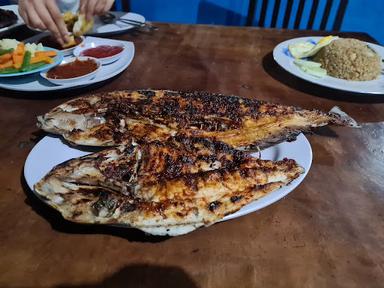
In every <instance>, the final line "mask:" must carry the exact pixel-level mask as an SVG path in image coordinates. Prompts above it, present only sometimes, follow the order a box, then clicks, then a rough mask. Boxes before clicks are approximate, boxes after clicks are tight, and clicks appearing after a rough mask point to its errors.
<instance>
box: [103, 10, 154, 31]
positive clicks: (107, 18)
mask: <svg viewBox="0 0 384 288" xmlns="http://www.w3.org/2000/svg"><path fill="white" fill-rule="evenodd" d="M99 18H100V20H101V22H103V23H104V24H111V23H114V22H117V21H120V22H123V23H125V24H130V25H132V26H134V27H136V28H146V29H149V30H151V31H152V30H158V29H159V28H158V27H156V26H153V25H150V24H148V23H146V22H140V21H136V20H133V19H124V18H117V17H116V16H115V15H114V14H112V13H110V12H107V13H105V14H103V15H100V16H99Z"/></svg>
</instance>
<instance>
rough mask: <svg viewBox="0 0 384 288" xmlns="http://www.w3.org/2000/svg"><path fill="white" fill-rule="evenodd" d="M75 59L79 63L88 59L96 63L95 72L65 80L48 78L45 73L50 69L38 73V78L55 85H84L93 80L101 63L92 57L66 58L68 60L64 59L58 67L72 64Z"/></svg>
mask: <svg viewBox="0 0 384 288" xmlns="http://www.w3.org/2000/svg"><path fill="white" fill-rule="evenodd" d="M76 59H79V60H80V61H84V60H88V59H90V60H93V61H95V62H96V64H97V68H96V70H94V71H92V72H90V73H88V74H85V75H82V76H78V77H74V78H65V79H54V78H49V77H47V73H48V71H49V70H50V69H48V70H45V71H42V72H41V73H40V76H41V77H43V78H44V79H46V80H47V81H49V82H51V83H53V84H56V85H66V84H68V83H84V82H88V81H90V80H92V79H93V78H95V77H96V74H97V73H98V72H99V71H100V69H101V62H100V61H99V59H96V58H93V57H84V56H80V57H68V58H66V59H64V61H62V62H61V63H60V65H63V64H68V63H71V62H74V61H76ZM60 65H59V66H60Z"/></svg>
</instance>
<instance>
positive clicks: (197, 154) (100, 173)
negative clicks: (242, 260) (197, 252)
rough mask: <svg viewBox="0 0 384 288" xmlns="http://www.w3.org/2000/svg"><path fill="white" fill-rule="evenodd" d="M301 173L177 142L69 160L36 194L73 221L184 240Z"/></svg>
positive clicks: (220, 147) (287, 165) (288, 165)
mask: <svg viewBox="0 0 384 288" xmlns="http://www.w3.org/2000/svg"><path fill="white" fill-rule="evenodd" d="M301 173H303V169H302V168H301V167H300V166H299V165H297V163H296V162H295V161H294V160H288V159H285V160H283V161H277V162H273V161H266V160H260V159H255V158H252V157H250V156H249V155H248V154H246V153H245V152H241V151H237V150H233V149H231V148H229V147H228V146H227V145H225V144H222V143H215V142H211V141H208V140H201V139H189V138H172V139H171V140H169V141H166V142H162V143H160V142H153V143H150V144H140V145H136V144H135V145H127V146H120V147H116V148H109V149H106V150H104V151H101V152H97V153H94V154H91V155H88V156H84V157H81V158H77V159H72V160H69V161H67V162H64V163H62V164H60V165H58V166H56V167H55V168H53V169H52V171H51V172H49V173H48V174H47V175H46V176H45V177H44V178H43V179H42V180H40V181H39V182H38V183H37V184H36V185H35V191H36V192H37V193H38V194H39V195H40V196H41V197H42V198H44V199H45V200H46V202H47V203H48V204H49V205H51V206H52V207H54V208H55V209H57V210H58V211H60V212H61V214H62V215H63V217H64V218H66V219H68V220H71V221H74V222H81V223H102V224H123V225H128V226H130V227H134V228H138V229H140V230H142V231H145V232H147V233H150V234H154V235H180V234H185V233H188V232H190V231H192V230H194V229H196V228H198V227H201V226H209V225H211V224H213V223H215V222H217V221H219V220H220V219H222V218H223V217H224V216H225V215H227V214H230V213H233V212H235V211H237V210H239V209H240V208H241V207H242V206H244V205H246V204H248V203H250V202H251V201H253V200H255V199H258V198H260V197H262V196H264V195H266V194H267V193H270V192H272V191H274V190H276V189H278V188H280V187H282V186H284V185H287V184H289V183H290V182H291V181H293V180H294V179H296V178H297V177H298V176H299V175H300V174H301Z"/></svg>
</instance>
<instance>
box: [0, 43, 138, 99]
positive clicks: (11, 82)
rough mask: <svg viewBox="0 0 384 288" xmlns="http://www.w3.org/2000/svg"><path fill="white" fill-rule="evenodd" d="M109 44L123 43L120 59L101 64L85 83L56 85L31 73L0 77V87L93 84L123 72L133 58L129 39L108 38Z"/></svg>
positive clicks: (43, 88)
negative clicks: (93, 75) (13, 77)
mask: <svg viewBox="0 0 384 288" xmlns="http://www.w3.org/2000/svg"><path fill="white" fill-rule="evenodd" d="M98 39H100V38H95V37H86V39H85V41H96V40H98ZM109 41H110V43H111V45H113V43H116V45H117V43H122V44H124V47H125V48H124V53H123V54H122V55H121V57H120V59H119V60H117V61H115V62H113V63H111V64H109V65H105V66H102V68H101V69H100V71H99V72H98V73H97V75H96V76H95V78H93V79H92V80H90V81H87V83H86V84H85V83H69V84H66V85H61V86H57V85H55V84H52V83H50V82H49V81H47V80H45V79H44V78H42V77H41V76H40V75H39V74H32V75H30V76H28V77H21V78H15V79H11V78H9V79H8V78H7V79H5V78H4V79H0V88H4V89H9V90H15V91H27V92H40V91H54V90H64V89H70V88H75V87H82V86H85V85H91V84H95V83H98V82H101V81H105V80H107V79H110V78H112V77H114V76H116V75H118V74H120V73H121V72H123V71H124V70H125V69H126V68H127V67H128V66H129V64H130V63H131V62H132V60H133V56H134V55H135V46H134V45H133V43H132V42H129V41H120V40H112V39H109Z"/></svg>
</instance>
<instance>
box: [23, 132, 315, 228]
mask: <svg viewBox="0 0 384 288" xmlns="http://www.w3.org/2000/svg"><path fill="white" fill-rule="evenodd" d="M86 154H89V152H84V151H83V150H79V149H76V148H74V147H70V146H68V145H67V144H65V143H64V142H62V140H61V138H59V137H53V136H46V137H44V138H43V139H41V140H40V141H39V142H38V143H37V144H36V145H35V147H33V149H32V150H31V152H30V153H29V155H28V157H27V159H26V161H25V165H24V177H25V180H26V182H27V184H28V186H29V188H30V189H31V190H32V191H33V192H34V193H35V195H36V196H38V197H39V195H38V194H37V193H36V192H35V191H34V189H33V186H34V184H35V183H37V182H38V181H39V180H40V179H41V178H42V177H43V176H44V175H45V174H46V173H48V172H49V171H50V170H51V169H52V168H53V167H54V166H55V165H57V164H59V163H62V162H64V161H66V160H69V159H71V158H76V157H81V156H84V155H86ZM261 156H262V159H265V158H266V159H271V158H272V159H273V160H281V159H283V158H290V159H294V160H296V162H297V163H298V164H299V165H301V166H302V167H303V168H304V169H305V172H304V173H303V174H301V175H300V176H299V177H298V178H297V179H295V180H294V181H292V183H291V184H289V185H288V186H284V187H282V188H280V189H278V190H276V191H274V192H272V193H269V194H268V195H266V196H264V197H262V198H260V199H258V200H256V201H253V202H252V203H250V204H248V205H246V206H244V207H243V208H242V209H241V210H239V211H237V212H235V213H233V214H230V215H227V216H225V217H224V218H223V220H222V221H226V220H230V219H233V218H237V217H241V216H243V215H246V214H249V213H251V212H254V211H257V210H259V209H262V208H264V207H266V206H268V205H271V204H272V203H274V202H276V201H278V200H280V199H281V198H283V197H284V196H286V195H287V194H288V193H290V192H292V191H293V190H294V189H295V188H296V187H297V186H298V185H299V184H300V183H301V182H302V181H303V180H304V178H305V176H306V175H307V173H308V171H309V169H310V167H311V163H312V149H311V145H310V144H309V142H308V140H307V138H306V137H305V136H304V135H303V134H300V135H299V136H298V137H297V140H296V141H293V142H283V143H280V144H278V145H275V146H273V147H270V148H268V149H265V150H263V151H262V153H261ZM39 198H40V197H39ZM40 199H41V198H40ZM119 226H120V225H119Z"/></svg>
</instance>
